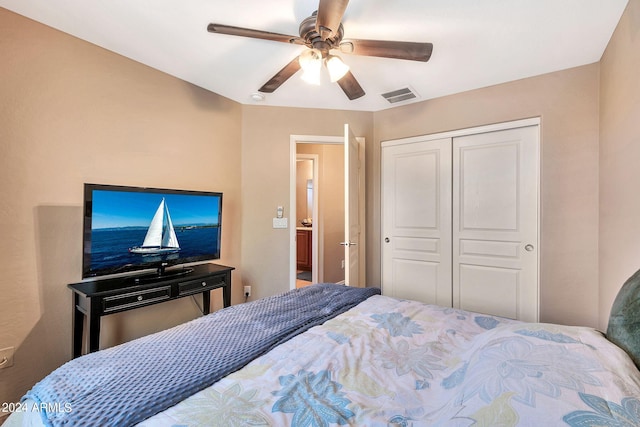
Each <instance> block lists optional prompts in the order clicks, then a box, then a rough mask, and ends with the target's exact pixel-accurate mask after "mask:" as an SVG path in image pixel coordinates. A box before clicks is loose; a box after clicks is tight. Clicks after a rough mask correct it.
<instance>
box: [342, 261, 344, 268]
mask: <svg viewBox="0 0 640 427" xmlns="http://www.w3.org/2000/svg"><path fill="white" fill-rule="evenodd" d="M342 269H343V270H344V260H342Z"/></svg>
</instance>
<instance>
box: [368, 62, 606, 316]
mask: <svg viewBox="0 0 640 427" xmlns="http://www.w3.org/2000/svg"><path fill="white" fill-rule="evenodd" d="M374 117H375V136H374V139H375V144H373V149H374V151H373V153H372V155H373V157H374V160H373V161H372V162H371V164H369V163H368V164H367V167H368V168H369V167H370V168H375V171H374V172H373V173H372V174H373V176H374V179H373V181H368V185H370V186H371V187H373V188H371V189H370V192H371V193H372V194H373V195H374V197H375V201H374V204H375V207H374V211H376V212H380V208H379V204H380V199H379V195H380V191H379V188H380V160H379V158H380V142H381V141H385V140H389V139H397V138H403V137H409V136H414V135H424V134H430V133H437V132H442V131H448V130H455V129H463V128H468V127H473V126H479V125H486V124H491V123H497V122H506V121H510V120H516V119H523V118H529V117H541V120H542V126H541V169H542V170H541V175H542V177H541V205H542V206H541V214H542V215H541V248H540V253H541V257H540V258H541V274H540V283H541V289H540V319H541V321H543V322H556V323H567V324H581V325H590V326H596V325H597V323H598V173H597V170H598V65H597V64H593V65H588V66H584V67H579V68H573V69H570V70H566V71H561V72H557V73H551V74H546V75H543V76H539V77H533V78H528V79H524V80H519V81H515V82H511V83H505V84H501V85H498V86H492V87H488V88H484V89H479V90H474V91H471V92H465V93H461V94H458V95H452V96H447V97H444V98H439V99H433V100H429V101H425V102H421V103H417V104H411V105H408V106H405V107H400V108H394V109H391V110H386V111H381V112H378V113H375V115H374ZM372 220H373V221H375V224H374V225H373V227H372V228H373V230H374V234H373V235H372V236H370V237H371V239H372V240H373V241H375V242H376V243H377V246H376V248H375V253H373V252H371V253H369V258H370V259H377V260H379V259H380V246H379V242H380V236H379V234H377V232H378V230H380V221H379V216H374V217H373V218H372ZM374 282H375V280H374Z"/></svg>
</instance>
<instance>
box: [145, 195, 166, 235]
mask: <svg viewBox="0 0 640 427" xmlns="http://www.w3.org/2000/svg"><path fill="white" fill-rule="evenodd" d="M164 210H165V208H164V198H163V199H162V201H161V202H160V205H159V206H158V209H157V210H156V213H155V215H153V219H152V220H151V224H150V225H149V229H148V230H147V235H146V236H145V237H144V242H143V243H142V246H143V247H149V246H152V247H153V246H155V247H160V246H161V245H162V228H163V227H162V225H163V222H164Z"/></svg>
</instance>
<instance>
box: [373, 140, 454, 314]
mask: <svg viewBox="0 0 640 427" xmlns="http://www.w3.org/2000/svg"><path fill="white" fill-rule="evenodd" d="M382 161H383V163H382V218H383V220H382V222H383V224H382V230H383V234H382V238H383V243H382V266H383V268H382V291H383V293H384V294H385V295H389V296H392V297H396V298H406V299H413V300H417V301H422V302H426V303H430V304H439V305H444V306H449V307H451V138H445V139H438V140H431V141H417V142H413V143H410V144H401V145H391V146H384V147H383V149H382Z"/></svg>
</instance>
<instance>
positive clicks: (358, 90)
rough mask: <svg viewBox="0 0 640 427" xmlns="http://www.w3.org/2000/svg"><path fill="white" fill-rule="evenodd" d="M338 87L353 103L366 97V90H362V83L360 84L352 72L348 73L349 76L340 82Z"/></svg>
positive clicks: (345, 76)
mask: <svg viewBox="0 0 640 427" xmlns="http://www.w3.org/2000/svg"><path fill="white" fill-rule="evenodd" d="M338 85H339V86H340V87H341V88H342V90H343V91H344V93H345V95H347V98H349V99H350V100H351V101H353V100H354V99H358V98H360V97H361V96H364V89H362V86H360V83H358V81H357V80H356V78H355V77H354V76H353V74H352V73H351V71H347V74H345V75H344V77H343V78H341V79H340V80H338Z"/></svg>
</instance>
